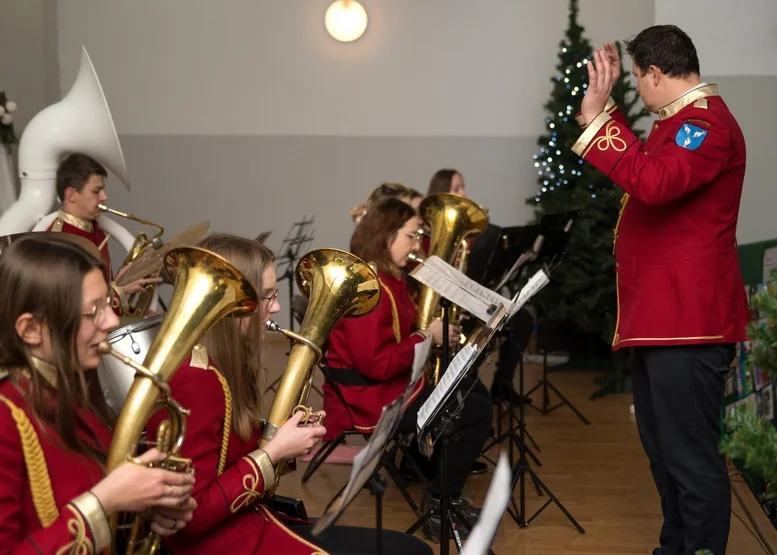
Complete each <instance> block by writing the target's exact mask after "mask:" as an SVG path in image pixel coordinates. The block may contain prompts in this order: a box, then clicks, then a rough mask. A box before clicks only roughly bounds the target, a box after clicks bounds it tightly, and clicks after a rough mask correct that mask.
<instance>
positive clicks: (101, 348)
mask: <svg viewBox="0 0 777 555" xmlns="http://www.w3.org/2000/svg"><path fill="white" fill-rule="evenodd" d="M112 350H113V349H112V348H111V344H110V343H108V342H107V341H100V344H99V345H97V352H99V353H100V354H101V355H107V354H108V353H110V352H111V351H112Z"/></svg>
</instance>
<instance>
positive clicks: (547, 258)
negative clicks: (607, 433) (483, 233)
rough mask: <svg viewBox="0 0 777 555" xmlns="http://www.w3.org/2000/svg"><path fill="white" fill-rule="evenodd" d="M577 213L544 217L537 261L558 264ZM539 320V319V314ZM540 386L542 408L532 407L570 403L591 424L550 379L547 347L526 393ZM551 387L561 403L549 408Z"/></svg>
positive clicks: (579, 416) (546, 411)
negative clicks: (539, 373)
mask: <svg viewBox="0 0 777 555" xmlns="http://www.w3.org/2000/svg"><path fill="white" fill-rule="evenodd" d="M576 215H577V211H573V212H569V213H567V214H553V215H549V216H545V218H543V223H541V224H540V225H542V226H543V227H544V226H545V225H548V228H547V229H546V230H545V231H544V233H546V235H545V241H544V242H543V244H542V249H540V252H539V254H538V256H537V259H536V261H535V262H536V263H539V264H542V265H543V266H546V267H556V266H558V264H559V262H558V259H559V258H560V257H561V256H562V255H563V254H564V251H565V250H566V247H567V243H568V242H569V230H570V229H571V226H572V222H574V219H575V217H576ZM537 320H539V315H538V317H537ZM539 327H540V326H538V329H539ZM538 333H539V332H538ZM539 343H540V342H539V338H538V344H539ZM539 388H542V408H541V409H540V408H537V407H534V406H532V408H534V409H535V410H537V411H539V412H541V413H542V414H543V415H545V414H548V413H550V412H552V411H554V410H556V409H557V408H560V407H562V406H564V405H568V406H569V408H570V409H572V412H574V413H575V414H576V415H577V416H578V418H580V420H582V421H583V423H585V424H586V425H588V424H590V422H589V421H588V419H587V418H586V417H585V416H583V414H582V413H581V412H580V411H579V410H577V408H576V407H575V406H574V405H573V404H572V403H571V402H570V401H569V399H567V398H566V397H565V396H564V394H563V393H561V391H559V389H558V388H557V387H556V386H555V385H553V384H552V383H551V382H550V380H549V379H548V352H547V349H543V355H542V378H541V379H540V380H539V382H538V383H537V385H535V386H534V387H533V388H531V389H530V390H529V391H528V392H527V393H526V395H527V396H528V395H531V394H532V393H534V392H535V391H536V390H537V389H539ZM549 389H550V390H552V391H553V392H554V393H555V394H556V395H557V396H558V397H559V399H561V402H560V403H558V404H557V405H555V406H553V407H550V408H548V405H549V404H550V395H549V393H548V390H549Z"/></svg>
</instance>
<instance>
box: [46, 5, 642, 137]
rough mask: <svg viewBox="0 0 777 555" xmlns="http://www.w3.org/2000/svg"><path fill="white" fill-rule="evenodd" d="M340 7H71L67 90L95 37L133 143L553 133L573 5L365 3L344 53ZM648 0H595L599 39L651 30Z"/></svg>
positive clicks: (586, 11)
mask: <svg viewBox="0 0 777 555" xmlns="http://www.w3.org/2000/svg"><path fill="white" fill-rule="evenodd" d="M330 3H331V0H261V1H257V0H222V1H220V2H218V9H217V8H216V6H217V4H216V3H214V2H213V0H168V1H166V2H160V1H159V0H132V1H123V2H122V1H116V0H114V1H105V0H70V1H67V2H60V4H59V29H60V32H59V46H60V52H61V57H62V59H61V64H62V85H63V88H64V89H67V88H68V87H69V86H70V83H72V80H73V78H74V76H75V73H76V70H77V67H78V49H79V46H80V45H81V44H84V45H85V46H86V47H87V49H88V50H89V53H90V55H91V56H92V59H93V61H94V63H95V65H96V67H97V70H98V72H99V75H100V79H101V82H102V83H103V86H104V88H105V92H106V95H107V97H108V99H109V102H110V104H111V110H112V112H113V114H114V117H115V119H116V125H117V127H118V129H119V132H120V133H123V134H146V135H147V134H153V135H183V134H188V135H203V134H205V135H211V134H214V135H325V136H332V135H335V136H392V135H393V136H438V135H439V136H489V137H495V136H516V135H533V134H538V133H540V132H541V131H542V130H543V129H542V125H543V117H542V115H541V113H540V110H541V108H542V104H543V103H544V102H545V101H546V100H547V95H548V92H549V90H550V84H549V78H550V77H551V76H552V75H553V73H554V66H555V63H556V55H557V45H558V43H559V41H560V40H561V38H563V32H564V29H565V27H566V20H567V7H568V2H567V1H566V0H543V1H542V2H538V1H536V0H487V1H486V0H484V1H483V2H480V1H471V0H391V1H386V0H363V5H364V6H365V8H366V10H367V12H368V15H369V18H370V25H369V27H368V28H367V31H366V33H365V35H364V36H363V37H362V38H360V39H359V40H358V41H356V42H354V43H350V44H342V43H338V42H336V41H335V40H334V39H332V38H331V37H330V36H329V35H328V34H327V32H326V30H325V28H324V23H323V20H324V12H325V11H326V8H327V6H328V5H329V4H330ZM652 13H653V7H652V3H650V2H643V1H638V0H630V1H625V2H624V1H623V0H582V2H581V21H582V23H583V24H584V25H585V26H586V27H587V35H588V36H589V37H591V38H592V39H593V40H594V41H596V42H597V43H601V42H603V41H604V40H610V39H618V38H626V37H628V36H631V35H633V34H634V33H636V32H638V31H639V30H640V29H641V28H643V27H644V26H645V25H646V24H649V23H650V18H652Z"/></svg>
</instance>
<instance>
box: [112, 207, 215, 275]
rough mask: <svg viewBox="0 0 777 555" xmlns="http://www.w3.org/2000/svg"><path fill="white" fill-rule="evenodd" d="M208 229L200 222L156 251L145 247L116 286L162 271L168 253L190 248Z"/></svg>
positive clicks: (208, 223)
mask: <svg viewBox="0 0 777 555" xmlns="http://www.w3.org/2000/svg"><path fill="white" fill-rule="evenodd" d="M209 227H210V222H209V221H204V222H200V223H198V224H196V225H193V226H192V227H190V228H188V229H185V230H184V231H183V232H181V233H179V234H178V235H176V236H174V237H171V238H170V239H168V240H167V241H165V242H164V243H162V246H161V247H159V248H158V249H155V248H154V247H151V246H149V247H147V248H146V249H145V251H143V254H141V255H140V256H139V257H138V258H137V259H135V260H134V261H132V262H131V263H130V265H129V268H127V271H126V272H124V273H123V274H122V276H121V277H120V278H119V279H117V280H116V284H117V285H119V286H122V285H127V284H129V283H132V282H134V281H137V280H139V279H143V278H145V277H147V276H149V275H151V274H153V273H156V272H158V271H159V270H161V269H162V262H163V260H164V258H165V255H166V254H167V253H168V252H170V251H171V250H173V249H176V248H178V247H189V246H192V245H193V244H194V243H195V242H196V241H197V239H199V238H200V237H202V235H204V234H205V232H206V231H208V228H209Z"/></svg>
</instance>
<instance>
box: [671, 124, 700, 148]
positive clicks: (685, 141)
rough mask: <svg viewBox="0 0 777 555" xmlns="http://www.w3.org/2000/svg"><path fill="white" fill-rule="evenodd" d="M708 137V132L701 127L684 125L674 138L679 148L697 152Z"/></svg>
mask: <svg viewBox="0 0 777 555" xmlns="http://www.w3.org/2000/svg"><path fill="white" fill-rule="evenodd" d="M706 137H707V131H706V130H705V129H702V128H701V127H696V126H695V125H691V124H690V123H684V124H683V125H682V127H680V129H679V131H677V135H676V136H675V138H674V142H675V143H677V146H679V147H682V148H687V149H688V150H696V149H697V148H699V147H700V146H701V144H702V143H703V142H704V139H705V138H706Z"/></svg>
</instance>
